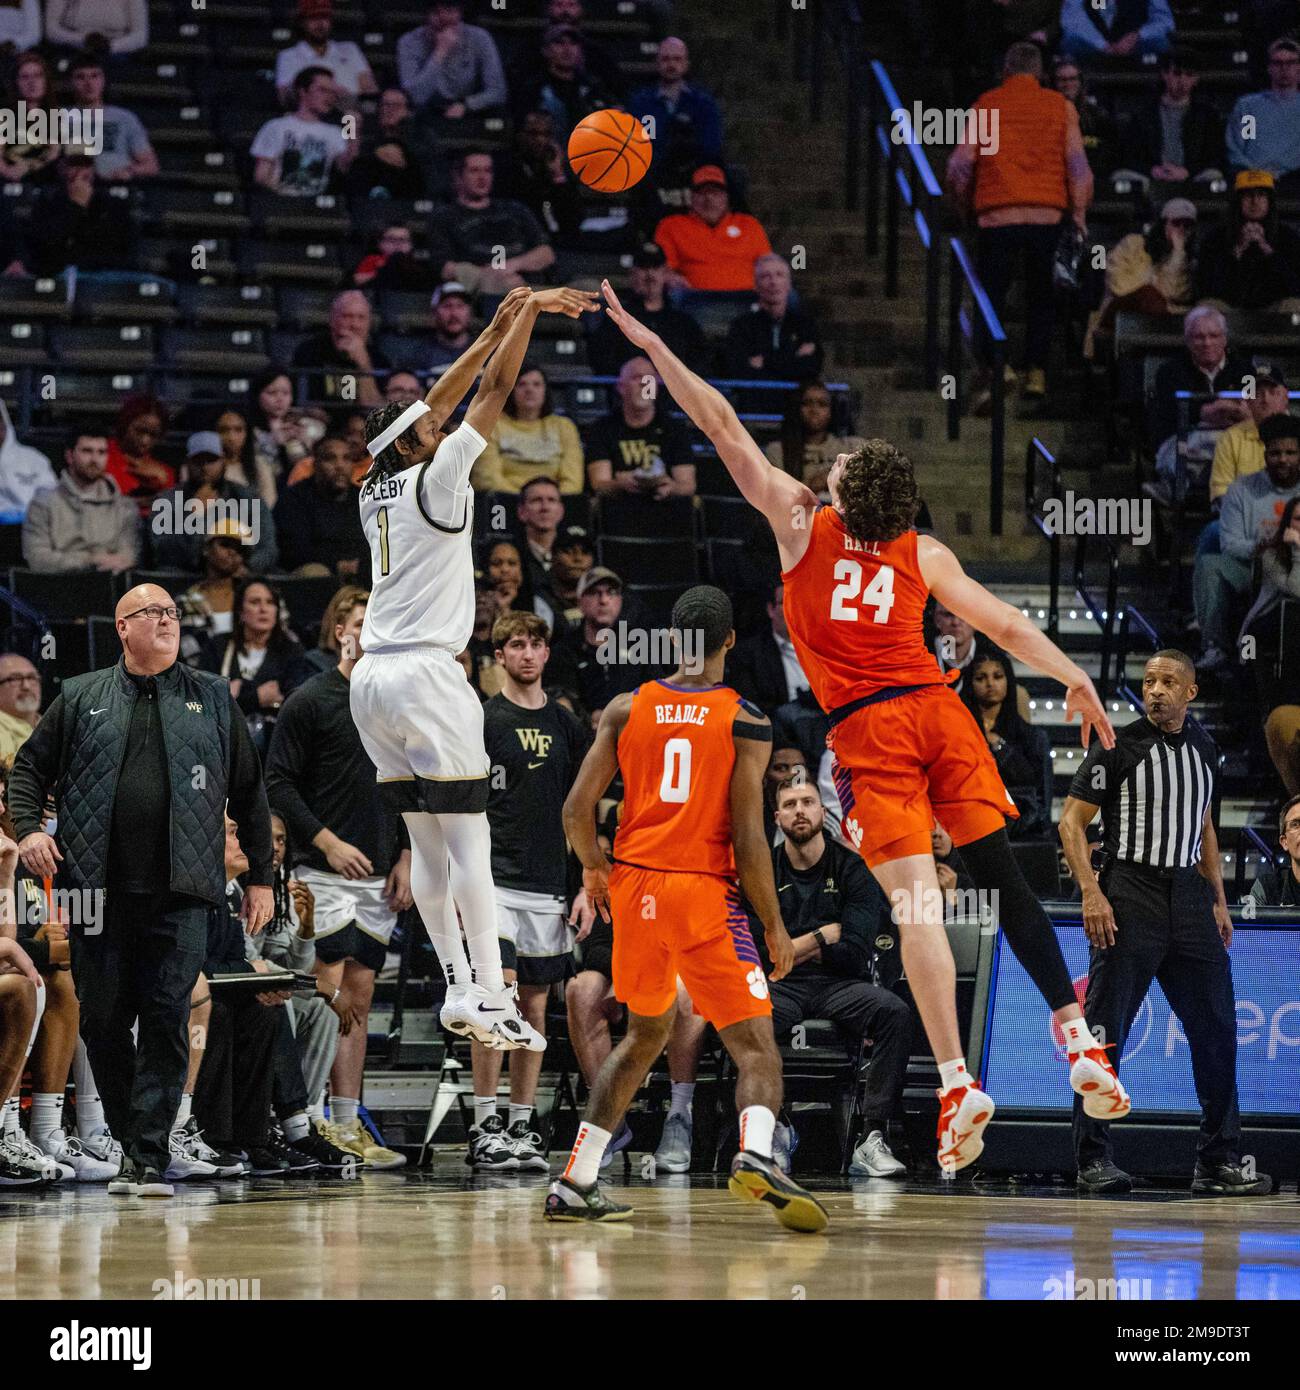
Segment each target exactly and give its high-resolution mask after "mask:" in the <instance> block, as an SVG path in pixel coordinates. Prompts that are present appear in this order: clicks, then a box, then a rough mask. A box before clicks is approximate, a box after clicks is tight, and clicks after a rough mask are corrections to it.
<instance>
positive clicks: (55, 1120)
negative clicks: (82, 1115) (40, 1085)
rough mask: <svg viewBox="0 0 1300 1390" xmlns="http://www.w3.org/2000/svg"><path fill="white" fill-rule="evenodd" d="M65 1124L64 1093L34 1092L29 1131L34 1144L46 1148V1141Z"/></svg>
mask: <svg viewBox="0 0 1300 1390" xmlns="http://www.w3.org/2000/svg"><path fill="white" fill-rule="evenodd" d="M62 1123H63V1092H62V1091H58V1092H55V1091H33V1092H32V1114H31V1119H30V1120H29V1121H28V1122H27V1131H28V1133H29V1134H30V1135H31V1138H32V1143H33V1144H36V1145H38V1146H40V1147H41V1148H44V1146H45V1145H44V1141H45V1140H46V1139H48V1138H49V1137H50V1135H51V1134H54V1133H55V1132H56V1131H57V1130H58V1129H59V1128H60V1127H61V1125H62Z"/></svg>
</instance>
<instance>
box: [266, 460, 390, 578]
mask: <svg viewBox="0 0 1300 1390" xmlns="http://www.w3.org/2000/svg"><path fill="white" fill-rule="evenodd" d="M275 531H276V535H277V537H278V539H279V546H280V563H281V564H282V565H283V566H284V568H285V569H287V570H294V569H298V568H299V567H301V566H302V565H308V564H323V565H327V566H328V567H329V569H330V572H331V573H332V574H334V575H335V576H336V577H337V578H338V579H339V580H340V581H346V580H355V579H356V578H357V576H358V574H359V572H360V570H361V568H362V561H363V557H365V556H366V555H367V554H368V551H367V547H366V535H365V532H364V531H363V530H362V529H361V513H360V511H359V510H358V508H357V490H356V488H355V487H354V486H353V485H352V445H351V444H350V443H349V442H348V440H346V439H345V438H344V437H343V436H342V435H341V434H327V435H326V436H325V437H324V439H322V440H321V442H320V443H319V444H318V445H317V446H316V459H315V468H314V470H313V472H312V476H311V477H310V478H304V479H303V480H302V482H300V483H294V485H293V486H292V487H289V488H286V489H285V490H284V491H283V492H282V493H281V494H280V500H279V501H278V502H277V503H276V504H275Z"/></svg>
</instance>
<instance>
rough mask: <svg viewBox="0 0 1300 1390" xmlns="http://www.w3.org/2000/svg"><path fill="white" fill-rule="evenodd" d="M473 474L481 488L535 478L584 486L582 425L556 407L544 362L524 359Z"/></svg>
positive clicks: (569, 487)
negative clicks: (535, 364) (537, 364)
mask: <svg viewBox="0 0 1300 1390" xmlns="http://www.w3.org/2000/svg"><path fill="white" fill-rule="evenodd" d="M469 478H470V483H471V485H472V486H473V488H474V490H475V491H476V492H518V491H519V489H520V488H521V487H523V486H524V484H525V483H527V482H529V481H531V480H532V479H533V478H551V479H553V480H554V481H555V483H556V485H557V486H558V487H559V489H560V491H561V492H562V493H575V492H581V491H582V487H583V483H584V482H585V481H586V468H585V465H584V463H583V457H582V439H581V436H580V435H579V434H578V427H577V426H576V425H575V424H574V423H573V421H572V420H569V419H567V418H566V417H565V416H563V415H557V414H556V413H555V411H554V409H553V408H552V404H551V388H550V386H549V385H548V384H547V381H546V377H545V376H544V375H543V373H542V371H541V369H540V368H538V367H532V366H529V364H528V363H526V362H525V363H524V365H523V368H522V369H521V370H520V373H519V379H518V381H516V382H515V389H514V390H513V391H512V392H511V393H510V399H509V401H507V402H506V408H505V413H504V414H503V415H502V416H501V418H500V420H499V421H498V422H497V427H496V429H494V430H493V431H492V438H491V439H489V440H488V444H487V448H486V449H484V450H483V452H482V453H481V454H480V455H479V457H478V461H477V462H476V463H475V464H474V467H473V469H472V470H471V471H470V475H469Z"/></svg>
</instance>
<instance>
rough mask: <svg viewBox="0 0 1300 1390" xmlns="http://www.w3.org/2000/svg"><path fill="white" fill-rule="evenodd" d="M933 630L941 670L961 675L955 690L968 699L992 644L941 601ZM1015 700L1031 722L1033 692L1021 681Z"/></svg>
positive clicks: (935, 650)
mask: <svg viewBox="0 0 1300 1390" xmlns="http://www.w3.org/2000/svg"><path fill="white" fill-rule="evenodd" d="M932 629H933V631H932V642H933V650H934V659H935V660H936V661H937V662H938V663H939V670H940V671H943V672H944V673H947V672H948V671H952V670H959V671H960V672H961V675H960V676H959V677H958V678H957V680H956V681H955V682H954V683H953V687H952V688H953V690H954V691H955V692H956V693H957V694H958V695H961V696H962V697H963V698H965V693H966V689H967V683H968V682H969V680H970V675H971V670H972V668H973V665H974V662H975V661H976V660H977V659H978V658H979V657H982V656H983V655H984V653H985V652H986V651H987V650H988V649H989V647H990V645H991V644H990V643H989V642H988V640H987V639H986V638H985V637H984V634H983V633H980V632H976V631H975V629H974V628H973V627H972V626H971V625H970V624H969V623H968V622H967V621H966V619H965V618H959V617H958V616H957V614H956V613H953V612H951V611H950V610H949V609H947V608H945V607H944V606H943V604H941V603H939V602H937V601H936V602H935V604H934V609H933V615H932ZM1015 701H1016V709H1017V711H1018V712H1019V714H1020V717H1021V719H1023V720H1025V721H1026V723H1028V721H1029V715H1030V710H1029V692H1028V691H1027V690H1026V689H1025V687H1024V686H1023V685H1021V684H1019V682H1017V683H1016V685H1015Z"/></svg>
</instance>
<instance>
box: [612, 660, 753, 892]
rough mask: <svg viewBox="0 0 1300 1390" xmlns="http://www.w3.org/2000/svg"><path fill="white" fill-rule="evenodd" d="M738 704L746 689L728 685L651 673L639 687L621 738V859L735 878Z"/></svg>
mask: <svg viewBox="0 0 1300 1390" xmlns="http://www.w3.org/2000/svg"><path fill="white" fill-rule="evenodd" d="M739 708H740V696H739V695H738V694H737V693H736V692H735V691H734V690H732V688H731V687H730V686H728V685H715V686H711V687H708V688H706V689H698V690H691V689H688V688H686V687H685V686H679V685H669V684H668V683H667V682H666V681H647V682H646V683H645V685H641V686H638V687H637V689H636V690H635V691H634V692H633V694H632V709H631V712H630V713H629V714H628V717H627V723H626V724H625V725H624V727H623V732H622V733H621V734H620V735H619V739H618V765H619V767H620V768H621V769H622V771H623V817H622V820H621V821H620V823H619V827H618V834H617V835H616V836H615V839H614V858H615V859H616V860H618V861H619V862H620V863H623V864H635V865H637V866H639V867H640V868H643V869H665V870H676V871H678V872H681V873H696V874H721V875H724V876H725V877H727V878H735V876H736V859H735V855H734V853H733V852H732V848H731V772H732V769H733V768H734V767H735V765H736V749H735V745H734V744H733V742H732V732H731V726H732V724H733V723H734V722H735V719H736V711H737V710H738V709H739Z"/></svg>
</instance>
